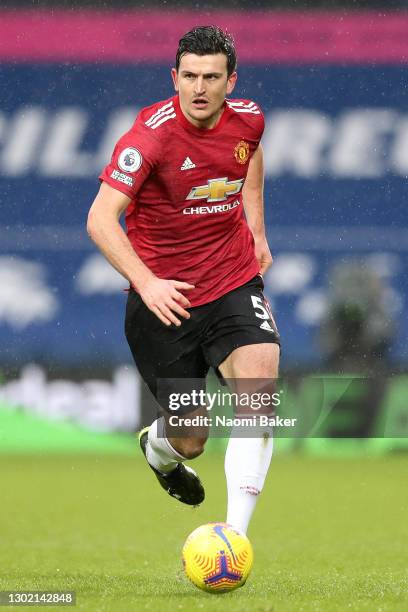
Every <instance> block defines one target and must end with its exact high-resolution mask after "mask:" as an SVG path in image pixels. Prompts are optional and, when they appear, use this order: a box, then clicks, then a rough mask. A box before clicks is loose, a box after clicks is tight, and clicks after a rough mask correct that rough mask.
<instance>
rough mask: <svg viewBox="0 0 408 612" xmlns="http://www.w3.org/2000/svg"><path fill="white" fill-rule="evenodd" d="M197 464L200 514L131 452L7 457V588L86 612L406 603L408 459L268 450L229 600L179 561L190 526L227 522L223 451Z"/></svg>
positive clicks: (0, 573)
mask: <svg viewBox="0 0 408 612" xmlns="http://www.w3.org/2000/svg"><path fill="white" fill-rule="evenodd" d="M194 463H195V465H196V467H197V469H198V470H199V473H200V475H201V477H202V479H203V481H204V483H205V485H206V492H207V499H206V501H205V503H204V504H203V505H202V507H200V508H198V509H193V508H189V507H187V506H183V505H182V504H179V503H178V502H177V501H175V500H173V499H171V498H170V497H168V496H166V494H165V493H164V491H162V489H160V488H159V486H158V484H157V483H156V480H155V478H154V476H153V474H152V473H151V472H150V470H148V468H147V467H146V465H145V464H144V460H143V459H142V457H141V455H140V454H139V452H137V451H136V452H135V458H130V457H126V456H125V457H119V456H110V457H108V456H100V457H96V456H76V455H72V456H68V455H67V456H51V455H48V456H47V455H43V456H34V455H33V456H25V457H24V456H0V474H1V496H0V525H1V527H0V530H1V533H0V590H47V591H50V590H68V589H69V590H75V591H76V592H77V606H76V608H73V609H77V610H86V611H87V612H88V611H89V612H90V611H94V610H95V611H101V612H103V611H105V610H106V611H111V610H112V611H115V612H116V611H122V610H123V611H126V612H129V611H132V610H136V611H138V610H152V611H156V610H160V612H165V611H167V610H172V611H174V610H176V611H177V610H186V611H189V610H205V611H207V610H209V611H212V610H220V611H221V610H222V611H223V612H224V611H225V610H227V611H228V610H231V611H232V610H234V611H237V610H238V611H240V610H242V611H243V610H251V611H253V610H254V611H259V612H261V611H263V612H272V611H273V612H280V611H290V612H292V611H293V612H295V611H296V612H298V611H299V612H300V611H308V610H324V611H326V610H327V611H329V612H332V611H337V610H339V611H344V610H367V611H370V612H372V611H374V610H377V611H381V612H382V611H387V610H408V594H407V590H408V579H407V568H408V520H407V517H408V487H407V468H408V455H407V454H405V455H403V454H395V455H389V456H377V457H359V458H356V457H354V458H319V457H310V456H306V455H304V454H296V455H278V456H277V457H276V458H274V460H273V465H272V468H271V471H270V474H269V476H268V480H267V484H266V486H265V490H264V492H263V494H262V497H261V498H260V500H259V504H258V507H257V509H256V513H255V515H254V518H253V521H252V524H251V526H250V530H249V533H248V535H249V537H250V539H251V541H252V543H253V546H254V552H255V565H254V569H253V572H252V574H251V576H250V578H249V580H248V582H247V584H246V585H245V586H244V587H243V588H242V589H239V590H237V591H236V592H234V593H228V594H224V595H211V594H207V593H203V592H201V591H198V590H197V589H196V588H195V587H193V586H192V585H191V584H190V583H189V582H188V581H187V579H185V578H184V575H183V572H182V568H181V559H180V551H181V547H182V544H183V542H184V539H185V537H186V536H187V535H188V534H189V533H190V531H192V530H193V529H194V528H195V527H197V526H198V525H200V524H202V523H205V522H209V521H214V520H224V518H225V514H224V508H225V485H224V474H223V456H222V454H221V453H213V454H207V455H204V456H203V457H200V458H199V459H197V460H196V461H195V462H194ZM3 609H8V608H3ZM47 609H55V608H54V607H52V608H47ZM65 609H67V608H65Z"/></svg>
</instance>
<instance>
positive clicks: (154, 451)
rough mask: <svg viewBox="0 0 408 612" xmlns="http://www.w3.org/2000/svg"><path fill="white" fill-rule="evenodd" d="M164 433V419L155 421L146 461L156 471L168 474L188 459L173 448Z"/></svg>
mask: <svg viewBox="0 0 408 612" xmlns="http://www.w3.org/2000/svg"><path fill="white" fill-rule="evenodd" d="M164 432H165V422H164V418H163V417H160V418H159V419H156V420H155V421H153V423H152V424H151V426H150V428H149V435H148V439H147V444H146V459H147V461H148V462H149V463H150V465H152V466H153V467H154V468H156V470H159V472H162V473H163V474H167V473H168V472H171V471H172V470H174V468H175V467H176V466H177V464H178V463H181V462H183V461H186V458H185V457H183V455H180V453H178V452H177V451H176V450H175V449H174V448H173V447H172V445H171V444H170V442H169V441H168V439H167V438H166V436H165V433H164Z"/></svg>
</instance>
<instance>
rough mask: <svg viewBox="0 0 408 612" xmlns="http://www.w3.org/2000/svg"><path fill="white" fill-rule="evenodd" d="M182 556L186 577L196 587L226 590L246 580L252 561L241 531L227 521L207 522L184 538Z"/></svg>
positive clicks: (217, 591) (251, 552) (250, 552)
mask: <svg viewBox="0 0 408 612" xmlns="http://www.w3.org/2000/svg"><path fill="white" fill-rule="evenodd" d="M182 559H183V565H184V571H185V573H186V575H187V577H188V578H189V579H190V580H191V582H192V583H193V584H195V585H196V586H197V587H198V588H199V589H202V590H203V591H208V592H210V593H225V592H227V591H232V590H234V589H237V588H238V587H241V586H243V585H244V584H245V582H246V580H247V578H248V575H249V572H250V571H251V568H252V563H253V551H252V546H251V543H250V541H249V540H248V538H247V537H246V535H245V534H244V533H242V532H241V531H239V530H238V529H236V528H235V527H232V526H231V525H228V524H227V523H207V524H206V525H201V527H198V528H197V529H195V530H194V531H193V532H192V533H191V534H190V535H189V536H188V538H187V540H186V542H185V544H184V547H183V551H182Z"/></svg>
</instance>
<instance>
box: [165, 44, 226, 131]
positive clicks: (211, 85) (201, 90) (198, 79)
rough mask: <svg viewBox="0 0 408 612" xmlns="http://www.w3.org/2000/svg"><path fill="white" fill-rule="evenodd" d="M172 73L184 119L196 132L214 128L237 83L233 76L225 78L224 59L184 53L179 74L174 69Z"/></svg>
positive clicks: (221, 54) (218, 55)
mask: <svg viewBox="0 0 408 612" xmlns="http://www.w3.org/2000/svg"><path fill="white" fill-rule="evenodd" d="M171 72H172V76H173V81H174V87H175V90H176V91H178V93H179V99H180V106H181V110H182V111H183V113H184V115H185V116H186V117H187V119H188V120H189V121H191V123H192V124H193V125H195V126H196V127H199V128H212V127H214V126H215V125H216V124H217V122H218V120H219V118H220V117H221V113H222V111H223V104H224V100H225V97H226V96H227V95H229V94H230V93H231V92H232V90H233V89H234V86H235V83H236V80H237V73H236V72H233V73H232V74H231V76H230V77H228V72H227V58H226V56H225V55H224V54H223V53H217V54H216V55H195V54H194V53H186V54H185V55H183V56H182V57H181V60H180V66H179V70H178V72H177V71H176V69H175V68H173V70H172V71H171Z"/></svg>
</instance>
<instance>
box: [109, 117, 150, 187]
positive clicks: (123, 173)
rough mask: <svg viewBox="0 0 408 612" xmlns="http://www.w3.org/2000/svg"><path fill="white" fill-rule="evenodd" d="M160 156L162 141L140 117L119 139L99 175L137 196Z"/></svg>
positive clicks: (110, 183)
mask: <svg viewBox="0 0 408 612" xmlns="http://www.w3.org/2000/svg"><path fill="white" fill-rule="evenodd" d="M158 159H159V143H158V141H157V140H156V139H155V138H154V137H153V136H151V135H150V134H149V133H148V131H147V130H146V128H145V127H144V125H143V124H142V122H141V121H140V120H138V119H137V120H136V122H135V124H134V126H133V127H132V129H131V130H129V132H126V134H124V135H123V136H122V137H121V138H120V139H119V140H118V142H117V143H116V146H115V148H114V151H113V154H112V158H111V160H110V163H109V164H108V165H107V166H106V167H105V168H104V169H103V171H102V173H101V174H100V176H99V180H100V181H104V182H105V183H108V185H110V186H111V187H113V188H114V189H117V190H118V191H121V192H122V193H124V194H125V195H127V196H128V197H129V198H132V199H133V198H134V197H135V196H136V194H137V192H138V191H139V189H140V188H141V186H142V185H143V183H144V182H145V180H146V179H147V177H148V176H149V174H150V173H151V172H152V171H153V169H154V167H155V166H156V164H157V163H158Z"/></svg>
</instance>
